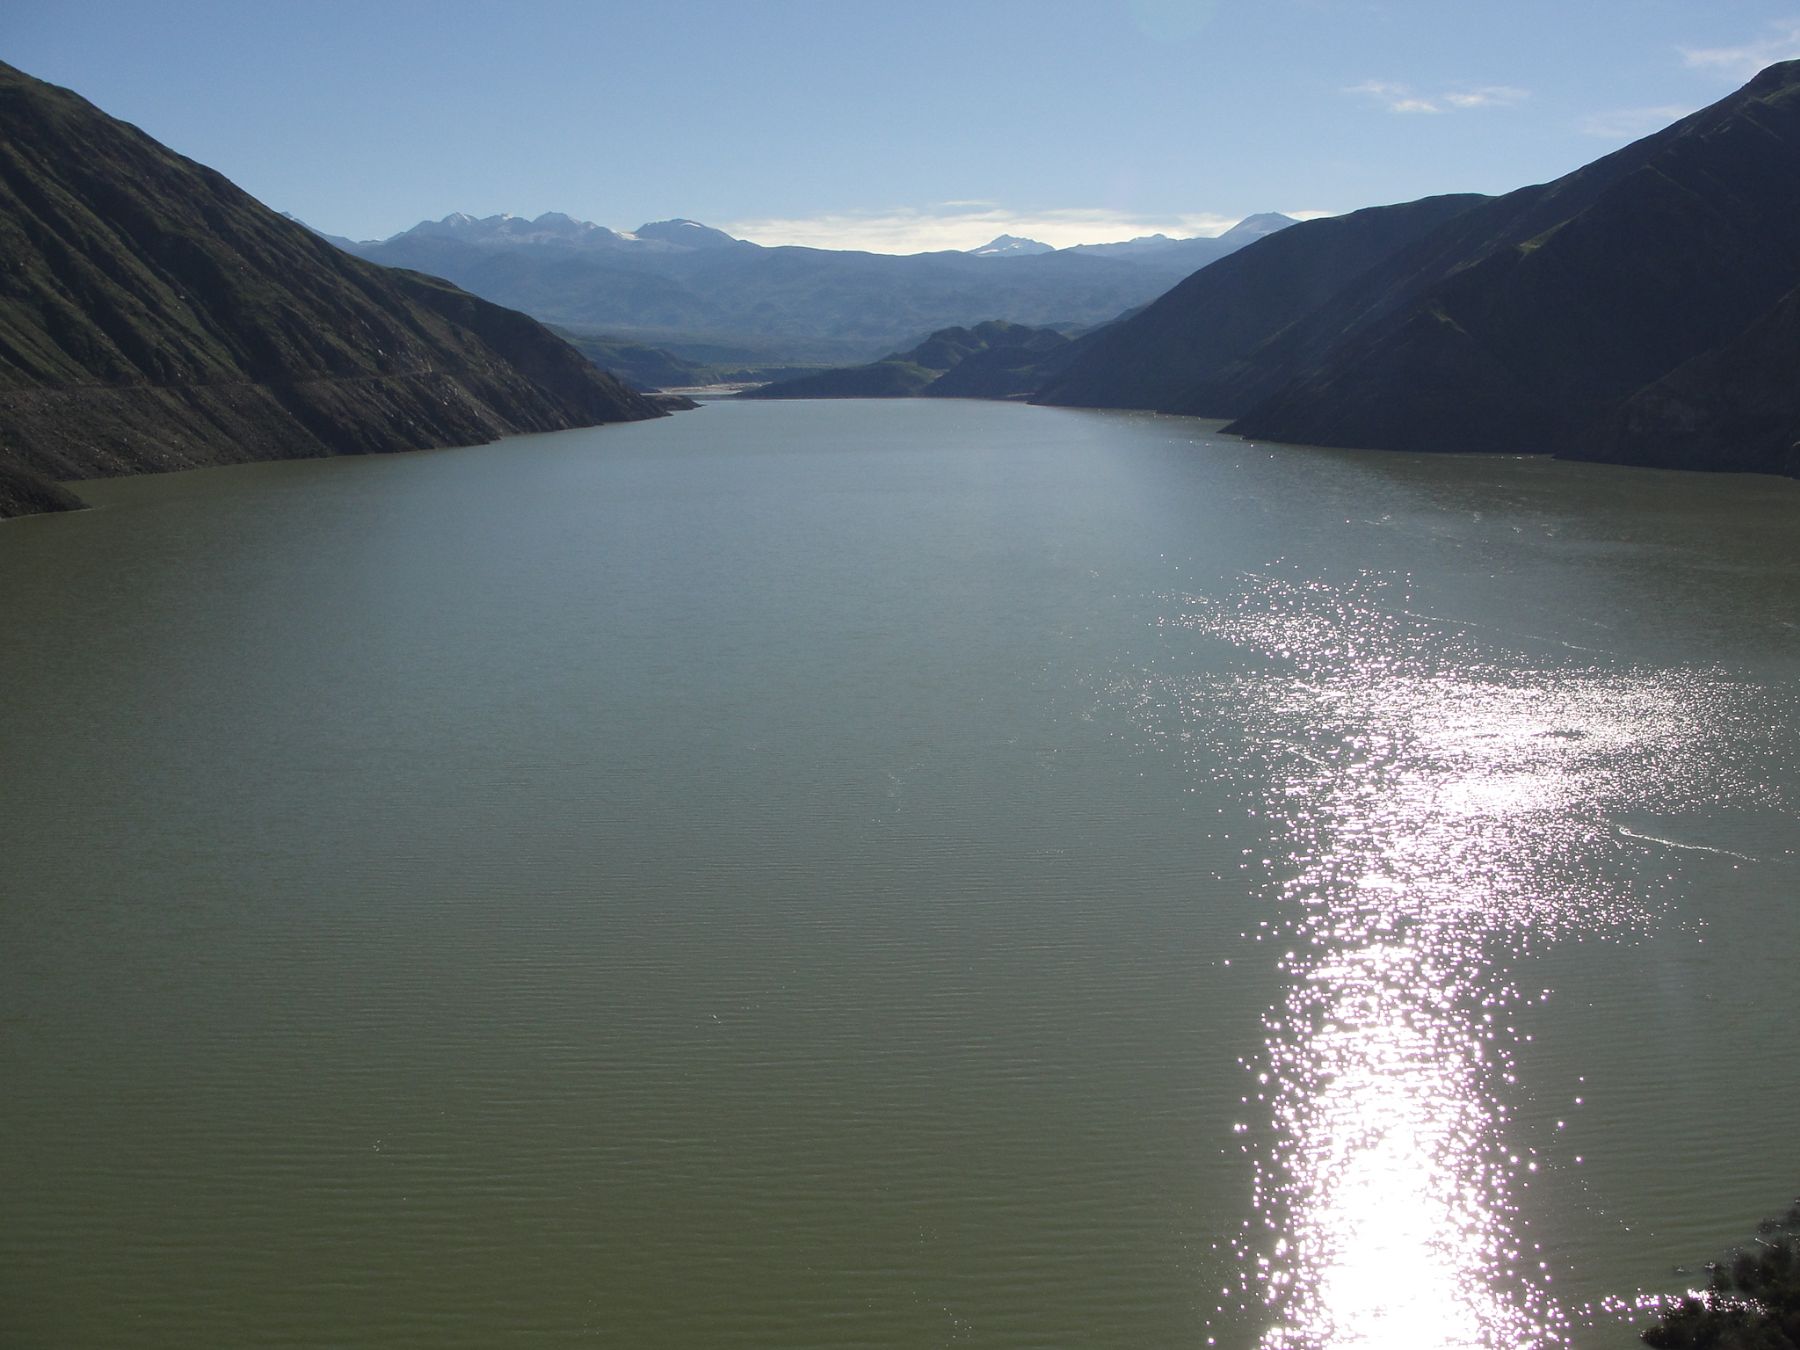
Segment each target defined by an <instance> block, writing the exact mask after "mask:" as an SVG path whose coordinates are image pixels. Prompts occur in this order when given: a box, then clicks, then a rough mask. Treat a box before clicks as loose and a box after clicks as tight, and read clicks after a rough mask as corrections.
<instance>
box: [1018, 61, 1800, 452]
mask: <svg viewBox="0 0 1800 1350" xmlns="http://www.w3.org/2000/svg"><path fill="white" fill-rule="evenodd" d="M1445 204H1446V203H1445V201H1444V199H1438V201H1437V205H1438V207H1440V208H1441V207H1442V206H1443V205H1445ZM1449 204H1454V205H1456V206H1457V209H1455V210H1453V211H1451V212H1450V213H1449V214H1448V216H1447V217H1446V218H1444V219H1441V220H1440V221H1438V222H1437V223H1436V224H1435V225H1434V226H1432V227H1431V228H1428V229H1425V230H1423V231H1421V232H1418V233H1414V234H1412V235H1411V237H1410V238H1405V239H1403V240H1402V241H1401V242H1400V244H1399V246H1398V247H1393V246H1391V245H1392V244H1393V243H1394V236H1393V235H1392V234H1389V233H1387V232H1386V231H1378V233H1379V234H1380V235H1381V237H1382V241H1383V242H1384V243H1385V244H1387V245H1389V246H1388V247H1385V248H1384V249H1381V250H1376V252H1378V253H1379V256H1375V257H1372V258H1365V259H1362V260H1363V261H1366V266H1364V267H1363V268H1362V269H1360V270H1355V271H1354V274H1353V275H1350V276H1345V272H1346V271H1351V270H1352V269H1350V268H1343V267H1340V266H1338V265H1336V264H1335V263H1332V262H1331V261H1329V260H1328V258H1327V257H1326V254H1325V251H1324V250H1325V248H1326V242H1327V241H1328V240H1329V239H1330V237H1331V236H1330V235H1329V234H1328V232H1327V231H1325V230H1322V229H1319V228H1318V226H1320V225H1324V224H1330V223H1332V222H1314V223H1313V224H1311V225H1303V226H1298V227H1295V228H1294V229H1291V230H1287V231H1284V232H1283V233H1282V234H1280V235H1277V236H1276V237H1274V238H1272V239H1269V240H1266V241H1264V242H1263V243H1260V244H1258V245H1256V246H1254V247H1252V248H1249V249H1246V250H1244V251H1243V252H1242V253H1239V254H1237V255H1235V256H1234V257H1233V258H1230V259H1227V260H1225V261H1224V262H1222V263H1219V264H1216V265H1215V266H1214V267H1212V268H1209V269H1207V271H1205V272H1203V273H1200V274H1199V275H1198V276H1196V277H1195V278H1193V279H1192V280H1190V281H1189V282H1187V283H1185V284H1184V285H1183V286H1181V287H1178V288H1177V289H1176V290H1175V291H1173V292H1171V293H1170V294H1169V295H1168V296H1166V297H1164V298H1163V299H1162V300H1161V301H1159V302H1158V303H1157V304H1155V305H1153V306H1151V307H1150V308H1149V309H1147V310H1146V311H1145V312H1144V313H1143V314H1142V315H1140V316H1138V317H1136V318H1134V319H1132V320H1130V321H1129V322H1126V323H1123V324H1120V325H1119V326H1118V328H1117V329H1116V330H1115V331H1114V332H1112V333H1110V334H1108V335H1107V336H1106V337H1105V338H1104V339H1103V340H1101V341H1098V342H1096V343H1095V344H1094V346H1093V349H1092V350H1091V351H1090V352H1089V353H1088V354H1086V355H1085V356H1084V357H1083V358H1082V359H1081V360H1079V361H1077V362H1076V363H1075V364H1074V365H1073V366H1072V367H1071V369H1070V371H1069V372H1068V374H1067V375H1066V376H1065V377H1064V378H1063V379H1062V380H1060V381H1058V382H1056V383H1055V384H1053V385H1052V386H1051V387H1049V388H1048V389H1047V390H1046V391H1045V393H1044V395H1043V398H1044V400H1045V401H1051V402H1059V403H1075V404H1091V405H1096V406H1134V407H1148V408H1154V409H1158V410H1161V411H1166V412H1180V413H1195V414H1202V415H1209V416H1223V417H1235V418H1236V419H1237V420H1236V421H1235V422H1233V423H1232V425H1231V427H1230V428H1229V429H1230V430H1232V431H1236V432H1238V433H1240V434H1243V435H1247V436H1256V437H1259V438H1266V439H1271V440H1286V441H1296V442H1310V443H1316V444H1327V445H1348V446H1369V447H1379V448H1389V449H1416V450H1468V451H1504V452H1513V453H1531V452H1540V453H1541V452H1551V453H1557V454H1563V455H1571V456H1584V457H1605V458H1611V459H1617V460H1621V461H1628V462H1654V463H1678V464H1683V465H1688V466H1692V467H1717V468H1728V467H1731V468H1741V467H1747V466H1748V465H1750V464H1752V463H1754V464H1758V465H1774V464H1778V463H1783V462H1790V461H1788V460H1783V459H1782V457H1781V456H1782V455H1786V454H1787V447H1788V446H1789V445H1791V444H1792V443H1793V442H1794V441H1795V440H1800V425H1796V424H1794V423H1792V422H1790V423H1788V424H1787V426H1786V428H1785V430H1783V429H1779V428H1775V427H1763V428H1762V430H1761V431H1759V432H1758V433H1757V434H1758V435H1759V436H1760V437H1761V442H1760V443H1761V444H1764V445H1765V447H1766V446H1767V445H1772V444H1774V443H1775V442H1776V441H1779V440H1780V438H1781V436H1782V435H1787V440H1786V441H1785V442H1782V444H1781V455H1776V454H1775V453H1774V452H1773V451H1769V450H1767V449H1766V448H1765V449H1764V450H1761V451H1756V452H1754V453H1751V452H1740V451H1739V450H1738V449H1735V448H1732V447H1731V446H1729V445H1727V444H1726V442H1727V441H1728V440H1729V439H1730V437H1731V436H1732V435H1733V434H1734V433H1733V432H1731V431H1728V430H1726V429H1725V428H1727V427H1728V426H1732V425H1735V424H1734V421H1733V419H1734V418H1736V417H1739V416H1741V415H1742V414H1741V412H1734V411H1732V409H1733V408H1737V409H1739V410H1741V409H1742V408H1744V407H1754V408H1755V409H1757V410H1758V411H1757V416H1760V417H1762V418H1764V419H1774V420H1775V421H1779V420H1780V417H1781V416H1782V414H1781V413H1780V412H1779V410H1780V409H1781V408H1783V407H1786V406H1791V399H1792V394H1791V390H1792V387H1793V385H1794V383H1795V381H1794V379H1793V374H1794V373H1795V372H1794V371H1793V367H1794V366H1795V365H1796V364H1800V360H1797V359H1796V358H1795V357H1794V356H1793V354H1792V352H1791V350H1790V353H1789V355H1788V356H1787V357H1786V358H1785V361H1786V364H1785V366H1784V364H1783V363H1784V357H1783V355H1782V349H1781V342H1782V341H1783V340H1784V338H1783V335H1784V334H1785V333H1787V332H1789V331H1790V330H1789V329H1788V328H1787V327H1785V326H1784V322H1786V321H1785V320H1784V317H1783V316H1784V314H1785V311H1778V310H1776V309H1774V308H1773V307H1775V306H1776V304H1777V302H1778V301H1780V300H1781V298H1782V297H1783V296H1785V295H1787V294H1788V293H1789V292H1790V291H1791V290H1792V289H1793V288H1794V287H1795V286H1796V285H1800V62H1787V63H1783V64H1781V65H1777V66H1773V67H1771V68H1770V69H1768V70H1767V71H1764V72H1763V73H1762V74H1761V75H1760V76H1758V77H1757V78H1756V79H1755V80H1754V81H1752V82H1751V83H1750V84H1749V85H1747V86H1745V87H1744V88H1743V89H1741V90H1739V91H1738V92H1737V93H1735V94H1733V95H1732V96H1730V97H1729V98H1726V99H1723V100H1721V101H1720V102H1719V103H1716V104H1714V105H1713V106H1712V107H1710V108H1706V109H1703V110H1702V111H1700V112H1698V113H1695V114H1694V115H1693V116H1691V117H1688V118H1684V119H1683V120H1682V121H1680V122H1678V123H1676V124H1675V125H1674V126H1672V127H1669V128H1667V129H1666V130H1664V131H1662V132H1659V133H1658V134H1656V135H1654V136H1650V137H1647V138H1645V139H1644V140H1642V141H1638V142H1636V143H1635V144H1633V145H1630V146H1627V147H1625V148H1624V149H1622V150H1620V151H1617V152H1616V153H1614V154H1612V155H1608V156H1606V157H1605V158H1603V159H1600V160H1597V161H1595V162H1594V163H1593V164H1590V165H1588V166H1586V167H1585V168H1582V169H1580V170H1577V171H1576V172H1574V173H1571V174H1568V175H1566V176H1564V177H1563V178H1560V179H1557V180H1555V181H1554V182H1551V183H1547V184H1543V185H1539V186H1536V187H1529V188H1522V189H1520V190H1519V191H1517V192H1513V193H1509V194H1508V195H1506V196H1504V197H1498V198H1492V199H1474V200H1470V199H1455V200H1454V201H1453V202H1452V203H1449ZM1433 206H1434V204H1433V202H1431V201H1426V202H1418V203H1411V204H1409V205H1407V206H1404V207H1388V208H1381V213H1382V214H1381V215H1380V216H1378V217H1374V218H1373V219H1372V220H1371V222H1370V223H1372V224H1376V225H1385V224H1386V223H1387V222H1388V221H1389V220H1398V219H1401V218H1403V217H1406V216H1411V217H1413V219H1414V220H1415V222H1426V223H1428V213H1429V211H1430V210H1431V209H1433ZM1421 212H1425V213H1427V214H1425V215H1421V214H1418V213H1421ZM1390 213H1392V214H1390ZM1358 216H1361V217H1371V216H1373V213H1369V212H1359V213H1358ZM1356 221H1357V217H1347V218H1345V221H1344V225H1345V227H1346V228H1348V227H1350V226H1351V225H1352V224H1353V223H1355V222H1356ZM1402 233H1405V232H1404V231H1402ZM1278 255H1283V256H1281V263H1282V265H1281V266H1279V267H1277V266H1276V265H1275V260H1276V258H1277V256H1278ZM1281 276H1285V277H1288V278H1298V277H1308V278H1311V279H1313V281H1314V282H1315V283H1316V284H1315V285H1314V286H1313V288H1312V289H1311V290H1310V291H1305V292H1302V290H1301V288H1299V287H1296V286H1293V285H1292V283H1290V290H1289V291H1288V292H1287V293H1286V294H1285V295H1284V294H1283V293H1281V292H1280V291H1279V290H1277V289H1276V283H1275V280H1274V279H1275V278H1277V277H1281ZM1765 318H1766V320H1767V327H1766V328H1764V329H1761V330H1759V331H1758V332H1756V333H1753V332H1751V331H1750V330H1751V326H1752V325H1753V324H1759V323H1760V322H1762V321H1763V320H1765ZM1709 354H1711V355H1710V356H1709ZM1690 363H1692V364H1690ZM1665 381H1666V383H1665ZM1725 389H1729V390H1730V391H1731V392H1730V395H1729V396H1728V400H1727V401H1726V402H1720V401H1719V400H1722V399H1727V396H1726V395H1725V394H1724V393H1723V392H1721V391H1723V390H1725ZM1708 408H1710V409H1711V411H1707V409H1708ZM1627 409H1629V410H1630V411H1629V412H1627V411H1626V410H1627ZM1702 421H1704V422H1705V423H1706V425H1708V426H1710V427H1712V428H1715V430H1716V434H1715V435H1714V437H1713V439H1711V440H1710V441H1709V440H1706V439H1705V438H1700V437H1688V438H1686V439H1683V436H1682V433H1681V432H1680V431H1679V430H1678V429H1679V428H1680V427H1681V426H1683V425H1685V424H1688V423H1691V424H1692V425H1693V426H1695V427H1698V426H1699V425H1700V424H1701V422H1702ZM1652 428H1655V431H1654V435H1653V434H1652ZM1789 432H1791V433H1793V434H1788V433H1789ZM1640 437H1641V439H1639V438H1640Z"/></svg>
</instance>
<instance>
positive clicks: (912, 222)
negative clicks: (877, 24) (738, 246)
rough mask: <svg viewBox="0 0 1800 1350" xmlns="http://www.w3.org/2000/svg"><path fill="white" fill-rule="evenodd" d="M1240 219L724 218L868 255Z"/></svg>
mask: <svg viewBox="0 0 1800 1350" xmlns="http://www.w3.org/2000/svg"><path fill="white" fill-rule="evenodd" d="M1290 214H1292V213H1290ZM1309 214H1326V213H1323V212H1319V213H1309ZM1238 219H1239V217H1237V216H1223V215H1217V214H1213V213H1210V212H1195V213H1188V214H1177V215H1167V216H1148V215H1136V214H1132V213H1129V212H1124V211H1111V210H1106V209H1104V208H1084V207H1070V208H1061V209H1055V210H1045V211H1012V210H1008V209H1007V208H1005V207H1003V206H997V205H995V204H993V203H991V202H939V203H936V204H935V205H932V206H926V207H898V208H895V209H892V210H886V211H846V212H836V213H828V214H824V215H817V216H798V217H769V218H761V219H750V220H734V221H726V222H723V223H722V224H721V226H720V228H721V229H724V230H725V231H726V232H728V233H730V234H734V235H736V236H737V237H738V238H740V239H750V240H753V241H755V242H756V243H758V244H768V245H777V244H799V245H804V246H806V247H808V248H835V249H860V250H864V251H866V252H869V253H931V252H936V251H938V250H941V249H969V248H980V247H981V245H983V244H985V243H987V241H988V240H990V239H992V238H993V237H994V236H995V235H999V234H1011V235H1018V236H1020V237H1021V238H1025V239H1038V240H1041V241H1042V242H1044V243H1046V244H1050V245H1052V246H1053V247H1055V248H1067V247H1069V246H1070V245H1071V244H1105V243H1112V242H1114V241H1116V240H1121V239H1135V238H1137V237H1138V236H1140V235H1146V234H1166V235H1168V236H1169V237H1170V238H1173V239H1186V238H1191V237H1192V236H1194V235H1202V234H1204V235H1216V234H1223V233H1224V232H1225V231H1226V230H1228V229H1230V228H1231V227H1232V226H1233V225H1235V224H1236V223H1237V222H1238Z"/></svg>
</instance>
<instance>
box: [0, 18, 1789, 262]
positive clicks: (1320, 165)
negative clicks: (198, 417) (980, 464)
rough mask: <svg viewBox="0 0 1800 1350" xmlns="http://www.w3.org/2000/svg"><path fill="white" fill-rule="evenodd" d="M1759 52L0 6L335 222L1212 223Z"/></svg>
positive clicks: (1425, 187) (1345, 188) (1753, 42)
mask: <svg viewBox="0 0 1800 1350" xmlns="http://www.w3.org/2000/svg"><path fill="white" fill-rule="evenodd" d="M1792 57H1800V0H1788V2H1787V3H1777V2H1776V0H1507V2H1506V3H1489V2H1488V0H1036V2H1035V3H1031V2H1028V0H957V2H956V3H940V2H939V0H731V2H730V3H724V2H715V0H660V3H655V4H652V3H645V2H643V0H638V2H636V3H626V2H625V0H428V2H426V0H356V2H355V3H345V2H343V0H285V2H284V3H281V4H264V3H261V0H230V3H216V2H215V0H163V2H161V3H159V2H158V0H130V2H125V0H5V2H4V4H0V60H4V61H6V62H8V63H10V64H12V65H14V66H16V67H18V68H19V69H21V70H24V71H25V72H27V73H28V74H31V75H35V76H38V77H39V78H42V79H46V80H50V81H52V82H53V83H56V84H61V85H65V86H67V87H69V88H71V89H74V90H75V91H76V92H77V93H80V94H82V95H83V96H84V97H86V98H88V99H89V100H91V101H92V102H94V103H96V104H98V105H99V106H100V107H101V108H102V109H103V110H105V111H106V112H109V113H111V114H112V115H114V116H116V117H121V118H123V119H125V120H126V121H129V122H133V123H135V124H136V125H138V126H140V127H142V128H143V129H144V130H145V131H147V132H149V133H150V134H151V135H152V136H154V137H156V138H157V139H158V140H160V141H162V142H163V143H164V144H166V145H168V146H170V147H172V148H174V149H176V150H179V151H180V152H181V153H183V154H185V155H188V156H190V157H192V158H194V159H197V160H200V161H201V162H202V163H205V164H209V165H211V166H212V167H213V168H216V169H218V170H219V171H220V172H222V173H224V174H225V175H226V176H228V177H229V178H231V179H233V180H234V181H235V182H237V183H238V184H239V185H240V186H242V187H244V188H245V189H246V190H248V191H249V192H251V193H252V194H254V195H255V196H256V197H258V198H260V199H261V200H262V201H264V202H265V203H267V204H268V205H270V206H272V207H275V208H276V209H277V210H282V211H289V212H292V213H293V214H294V215H296V216H299V217H300V218H301V219H303V220H305V221H306V222H307V223H309V224H311V225H313V226H315V227H316V228H318V229H321V230H324V231H326V232H328V233H331V234H339V235H348V236H350V237H352V238H356V239H375V238H385V237H386V236H388V235H391V234H394V233H397V232H398V231H400V230H404V229H407V228H409V227H411V226H412V225H414V224H417V223H418V222H419V221H421V220H425V219H438V218H440V217H442V216H445V215H448V214H449V213H451V212H453V211H466V212H468V213H470V214H472V215H478V216H485V215H493V214H496V213H500V212H512V213H514V214H517V215H525V216H536V215H538V214H540V213H542V212H544V211H563V212H566V213H568V214H569V215H572V216H575V217H577V218H579V219H582V220H592V221H596V222H598V223H600V224H602V225H608V226H611V227H613V228H614V229H620V230H629V229H632V228H635V227H636V226H637V225H639V224H642V223H644V222H646V221H651V220H663V219H668V218H671V217H686V218H689V219H694V220H700V221H703V222H705V223H706V224H709V225H714V226H717V227H719V228H721V229H724V230H727V231H729V232H730V233H732V234H735V235H737V236H739V237H741V238H747V239H752V240H755V241H756V242H758V243H761V244H770V245H773V244H809V245H814V246H819V247H826V248H864V249H870V250H872V251H876V252H885V253H912V252H921V251H924V250H927V249H938V248H974V247H977V246H979V245H980V244H982V243H984V242H986V241H987V240H988V239H990V238H992V237H993V236H995V235H997V234H1001V233H1010V234H1016V235H1023V236H1026V237H1030V238H1035V239H1041V240H1043V241H1045V242H1047V243H1050V244H1054V245H1056V246H1058V247H1066V246H1067V245H1070V244H1076V243H1099V242H1105V241H1108V240H1114V239H1127V238H1131V237H1133V236H1136V235H1141V234H1152V233H1163V234H1169V235H1174V236H1187V235H1195V234H1216V233H1218V232H1219V231H1220V230H1222V229H1224V228H1226V227H1228V226H1229V225H1230V224H1232V223H1233V222H1234V221H1236V220H1238V219H1240V218H1242V217H1243V216H1246V215H1250V214H1253V213H1256V212H1261V211H1283V212H1286V213H1288V214H1290V215H1296V216H1309V215H1317V214H1335V213H1338V212H1343V211H1350V210H1354V209H1356V208H1358V207H1362V206H1373V205H1377V204H1380V203H1386V202H1395V201H1406V200H1411V199H1413V198H1417V197H1422V196H1427V195H1430V194H1433V193H1439V192H1468V191H1475V192H1505V191H1509V190H1510V189H1512V188H1515V187H1520V186H1523V185H1525V184H1527V183H1535V182H1542V181H1544V180H1546V179H1549V178H1554V177H1556V176H1557V175H1559V174H1562V173H1566V172H1568V171H1569V170H1571V169H1573V168H1576V167H1578V166H1579V165H1581V164H1584V163H1587V162H1588V161H1590V160H1592V159H1595V158H1597V157H1598V156H1599V155H1602V154H1604V153H1606V152H1607V151H1609V150H1612V149H1616V148H1617V147H1619V146H1621V145H1624V144H1625V143H1627V142H1628V141H1631V140H1634V139H1636V138H1637V137H1639V136H1642V135H1645V134H1647V133H1649V132H1651V131H1653V130H1656V129H1657V128H1659V127H1661V126H1663V125H1666V124H1667V123H1668V122H1670V121H1673V120H1675V119H1676V118H1677V117H1680V116H1682V115H1684V114H1686V113H1688V112H1691V111H1693V110H1695V109H1696V108H1699V107H1702V106H1704V105H1706V104H1708V103H1711V102H1712V101H1714V100H1715V99H1718V98H1721V97H1723V96H1724V95H1726V94H1728V93H1729V92H1730V91H1731V90H1732V89H1734V88H1736V87H1737V86H1738V85H1739V84H1741V83H1743V82H1744V81H1745V80H1746V79H1748V78H1749V77H1750V76H1751V75H1752V74H1754V73H1755V72H1756V71H1757V70H1758V69H1760V68H1761V67H1762V66H1764V65H1766V64H1768V63H1770V62H1772V61H1776V60H1782V59H1788V58H1792ZM3 133H4V128H0V134H3Z"/></svg>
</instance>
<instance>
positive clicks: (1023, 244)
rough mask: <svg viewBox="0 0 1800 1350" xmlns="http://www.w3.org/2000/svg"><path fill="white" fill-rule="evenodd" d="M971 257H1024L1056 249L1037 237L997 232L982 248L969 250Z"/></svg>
mask: <svg viewBox="0 0 1800 1350" xmlns="http://www.w3.org/2000/svg"><path fill="white" fill-rule="evenodd" d="M968 252H969V254H970V256H971V257H976V258H1024V257H1029V256H1030V255H1031V254H1034V253H1054V252H1056V250H1055V249H1054V248H1052V247H1050V245H1048V244H1046V243H1042V242H1040V241H1039V240H1036V239H1022V238H1020V237H1019V236H1018V235H1016V234H997V235H995V236H994V237H993V238H992V239H990V240H988V241H987V243H985V244H983V245H982V246H981V247H980V248H972V249H969V250H968Z"/></svg>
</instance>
